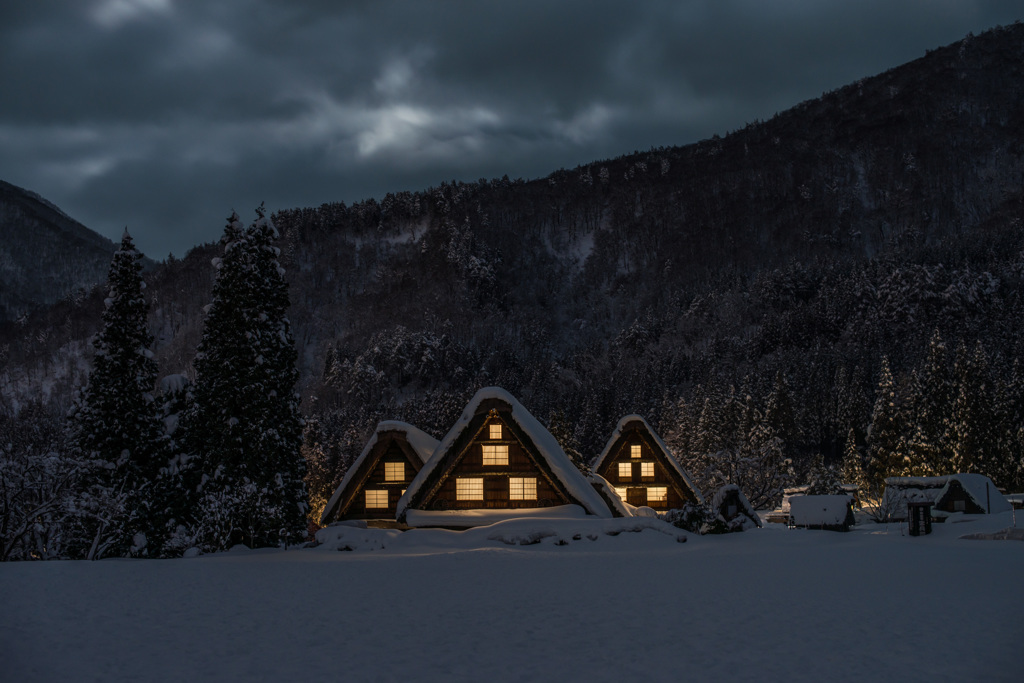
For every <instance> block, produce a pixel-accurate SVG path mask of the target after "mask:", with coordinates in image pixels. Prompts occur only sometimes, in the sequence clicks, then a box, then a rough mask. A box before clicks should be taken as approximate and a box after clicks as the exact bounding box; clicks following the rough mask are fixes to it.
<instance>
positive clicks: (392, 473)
mask: <svg viewBox="0 0 1024 683" xmlns="http://www.w3.org/2000/svg"><path fill="white" fill-rule="evenodd" d="M384 481H405V463H404V462H386V463H384Z"/></svg>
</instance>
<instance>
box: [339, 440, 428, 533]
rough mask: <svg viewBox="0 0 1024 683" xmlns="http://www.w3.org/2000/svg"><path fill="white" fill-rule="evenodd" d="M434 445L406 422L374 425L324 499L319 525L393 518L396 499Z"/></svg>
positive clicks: (396, 504) (407, 485) (397, 499)
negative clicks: (354, 458) (355, 456)
mask: <svg viewBox="0 0 1024 683" xmlns="http://www.w3.org/2000/svg"><path fill="white" fill-rule="evenodd" d="M437 445H438V441H437V439H435V438H433V437H432V436H430V435H429V434H426V433H425V432H422V431H420V430H419V429H417V428H416V427H413V426H412V425H410V424H406V423H404V422H397V421H387V422H381V423H380V424H378V425H377V429H376V430H375V431H374V434H373V436H372V437H370V440H369V441H368V442H367V444H366V446H365V448H363V452H362V453H360V455H359V457H358V458H357V459H356V461H355V462H353V463H352V465H351V467H349V469H348V472H347V473H346V474H345V478H344V479H342V481H341V484H340V485H339V486H338V488H337V490H335V492H334V495H333V496H331V499H330V500H329V501H328V502H327V506H326V507H325V508H324V511H323V514H322V515H321V516H320V524H321V525H323V526H326V525H327V524H329V523H331V522H336V521H338V520H343V519H376V520H388V521H394V519H395V511H396V509H397V506H398V501H399V499H400V498H401V497H402V494H404V493H405V491H406V489H407V488H408V487H409V484H410V483H411V482H412V480H413V478H415V476H416V474H417V473H419V471H420V470H421V469H422V468H423V465H424V463H426V462H427V460H429V459H430V456H432V455H433V454H434V450H435V449H436V448H437Z"/></svg>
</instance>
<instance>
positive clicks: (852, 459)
mask: <svg viewBox="0 0 1024 683" xmlns="http://www.w3.org/2000/svg"><path fill="white" fill-rule="evenodd" d="M842 470H843V483H844V484H856V485H857V486H859V487H860V488H861V489H863V488H865V487H866V485H867V483H866V481H865V479H864V463H863V460H862V459H861V455H860V449H859V448H857V432H856V430H855V429H854V428H853V427H850V431H849V432H848V433H847V435H846V448H845V450H844V451H843V465H842Z"/></svg>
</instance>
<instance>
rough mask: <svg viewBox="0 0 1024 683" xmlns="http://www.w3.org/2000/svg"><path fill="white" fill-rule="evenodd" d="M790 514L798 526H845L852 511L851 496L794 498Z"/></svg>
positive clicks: (791, 501)
mask: <svg viewBox="0 0 1024 683" xmlns="http://www.w3.org/2000/svg"><path fill="white" fill-rule="evenodd" d="M789 505H790V514H791V515H792V517H793V523H794V524H796V525H797V526H833V525H839V524H843V523H844V522H845V520H846V516H847V514H849V511H850V497H849V496H794V497H793V498H792V499H791V500H790V501H789Z"/></svg>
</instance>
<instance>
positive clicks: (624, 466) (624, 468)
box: [619, 462, 633, 481]
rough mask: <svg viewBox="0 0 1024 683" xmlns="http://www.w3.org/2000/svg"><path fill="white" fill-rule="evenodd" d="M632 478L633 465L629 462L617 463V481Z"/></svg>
mask: <svg viewBox="0 0 1024 683" xmlns="http://www.w3.org/2000/svg"><path fill="white" fill-rule="evenodd" d="M632 478H633V463H631V462H620V463H619V479H621V480H623V481H626V480H628V479H632Z"/></svg>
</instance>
